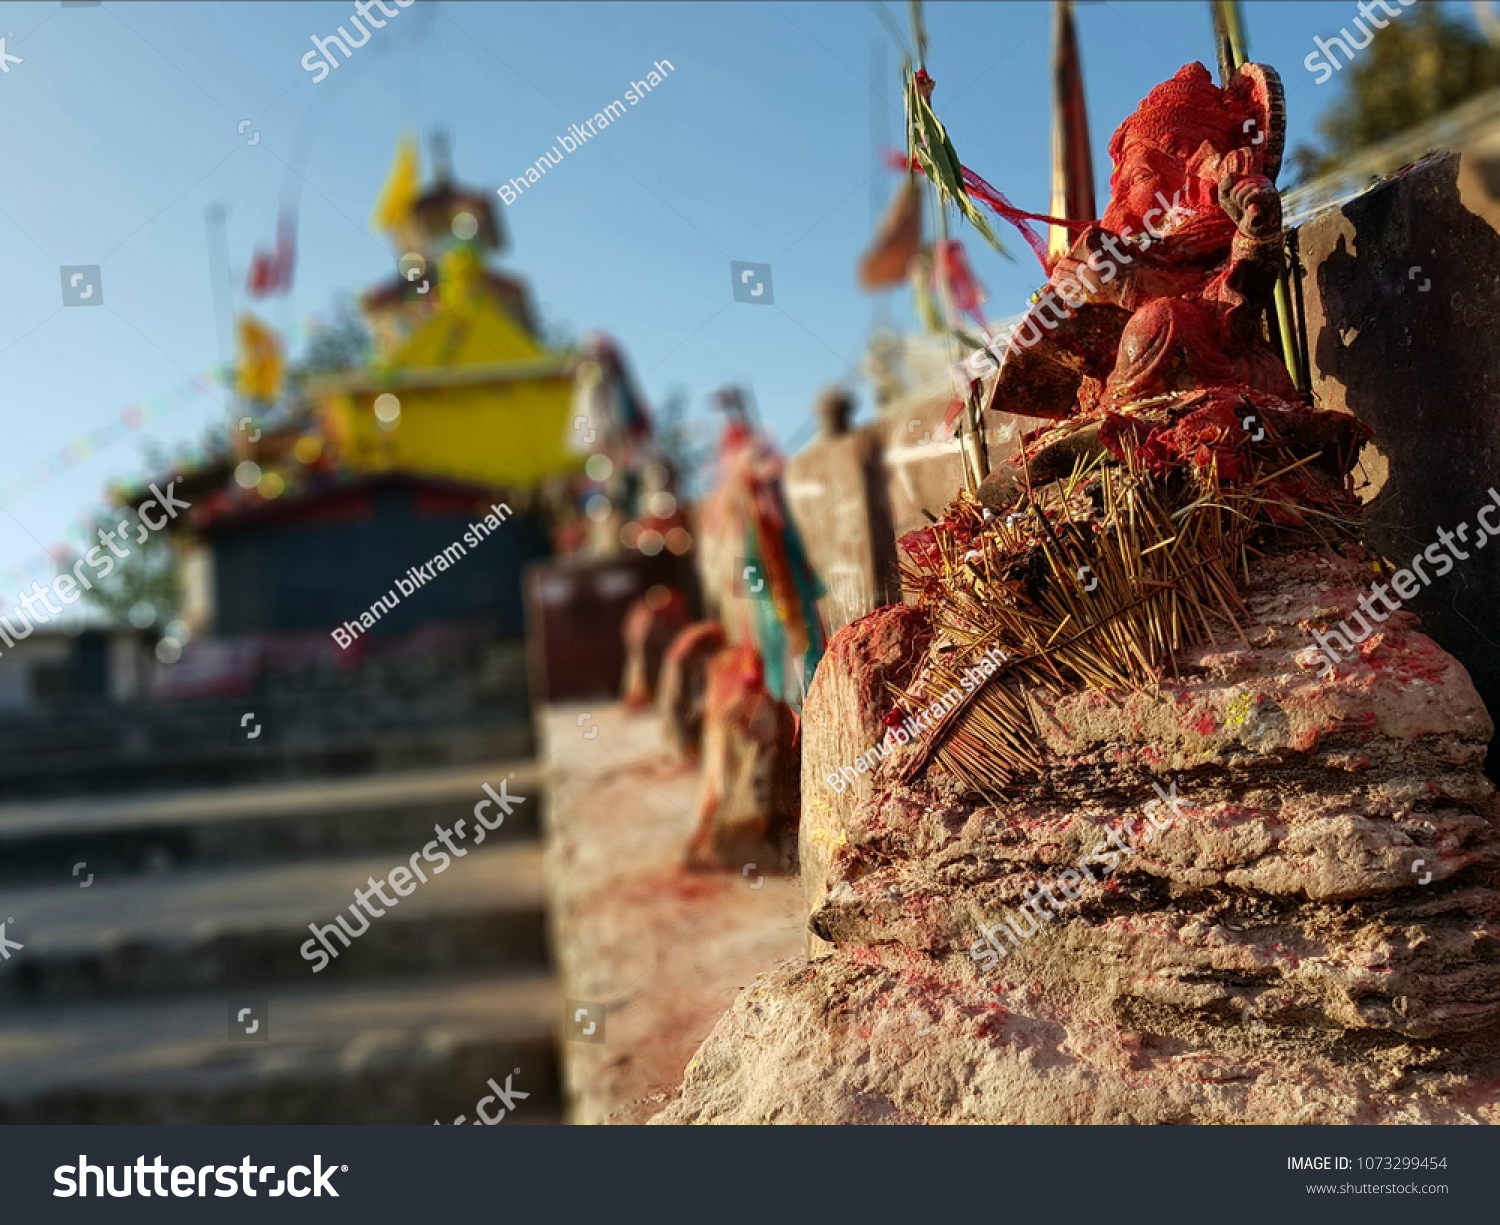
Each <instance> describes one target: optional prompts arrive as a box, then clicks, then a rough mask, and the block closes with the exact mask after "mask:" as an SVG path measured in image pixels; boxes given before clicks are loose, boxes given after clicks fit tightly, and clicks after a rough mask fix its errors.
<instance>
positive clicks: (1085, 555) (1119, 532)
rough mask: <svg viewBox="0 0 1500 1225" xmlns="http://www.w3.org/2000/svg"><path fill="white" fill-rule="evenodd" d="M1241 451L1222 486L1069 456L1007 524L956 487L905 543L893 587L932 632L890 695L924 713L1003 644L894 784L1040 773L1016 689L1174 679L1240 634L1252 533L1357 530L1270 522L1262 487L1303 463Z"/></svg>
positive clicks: (1306, 519) (1130, 685) (1347, 525)
mask: <svg viewBox="0 0 1500 1225" xmlns="http://www.w3.org/2000/svg"><path fill="white" fill-rule="evenodd" d="M1243 455H1244V462H1243V463H1242V464H1241V466H1240V471H1241V475H1240V478H1239V479H1238V480H1236V481H1234V482H1226V481H1221V480H1220V479H1219V469H1218V464H1217V462H1216V461H1214V462H1210V463H1208V464H1207V465H1205V466H1202V467H1198V468H1179V469H1175V470H1173V471H1171V472H1168V473H1167V474H1166V475H1164V476H1160V477H1155V476H1152V475H1150V474H1148V473H1147V472H1146V471H1145V470H1144V468H1143V467H1142V465H1141V464H1140V463H1139V462H1138V461H1137V459H1136V458H1135V456H1134V454H1133V452H1131V451H1130V450H1129V448H1127V450H1126V455H1125V457H1124V460H1123V462H1120V461H1117V460H1115V459H1114V457H1113V456H1108V455H1105V456H1098V457H1096V458H1094V459H1092V460H1090V461H1088V462H1084V461H1080V462H1079V463H1078V464H1077V465H1076V466H1075V468H1074V471H1073V473H1072V475H1071V476H1070V477H1067V478H1065V479H1063V480H1060V481H1056V482H1054V483H1053V484H1051V485H1050V486H1048V487H1046V488H1045V489H1042V490H1032V491H1029V492H1028V493H1027V494H1026V495H1025V496H1024V497H1023V498H1022V499H1021V503H1020V506H1019V508H1018V509H1017V510H1016V511H1015V512H1014V513H1012V514H1009V515H1006V516H998V515H993V514H992V513H991V512H990V511H988V510H986V509H985V508H983V507H982V506H980V504H979V503H978V502H977V501H976V500H975V499H974V498H973V497H971V496H970V495H968V494H967V493H961V494H960V495H959V496H958V498H957V499H956V500H955V501H954V502H953V504H952V505H951V506H950V507H949V508H948V510H947V511H946V513H945V515H944V518H943V519H942V520H940V521H939V522H937V523H935V524H934V525H933V526H932V527H930V528H927V529H924V530H923V531H921V532H917V533H913V534H911V535H909V536H908V537H906V538H904V539H903V541H902V545H903V548H904V549H905V551H906V553H907V557H908V559H909V560H908V561H907V562H905V563H903V565H902V566H901V574H902V580H903V583H904V585H905V586H906V588H907V589H908V590H909V591H911V592H913V593H914V594H915V595H916V598H917V601H918V603H919V604H922V605H924V606H926V607H927V608H928V610H929V612H930V624H931V625H932V627H933V631H934V632H933V634H932V637H931V640H930V642H929V644H928V647H927V651H926V654H925V659H924V660H923V661H922V663H921V664H920V665H919V666H918V669H917V671H916V674H915V678H914V681H913V684H912V688H911V691H907V690H905V689H902V688H900V687H898V686H894V685H893V686H892V692H893V693H894V694H895V695H896V696H897V697H898V698H899V699H901V700H902V701H903V702H906V703H911V704H916V705H921V704H923V701H924V699H923V697H922V696H921V695H924V694H934V693H944V692H946V691H947V690H948V689H949V688H950V687H951V686H952V685H953V683H954V678H955V677H956V676H957V675H959V674H960V673H961V672H962V671H963V669H964V668H966V667H968V666H969V665H971V664H972V663H973V662H974V661H975V660H976V659H977V658H978V657H979V656H980V655H982V654H983V653H984V652H985V651H987V650H990V649H992V648H994V647H997V646H998V647H1000V648H1001V649H1002V650H1003V651H1004V652H1005V656H1006V663H1005V665H1004V667H1002V668H1001V669H1000V670H999V672H998V673H997V674H995V675H994V676H992V677H991V678H990V679H989V680H988V681H987V682H985V683H984V684H982V685H981V686H979V687H978V688H977V689H975V690H974V691H973V692H971V693H968V694H966V695H965V697H964V701H963V702H962V703H961V704H959V705H958V706H956V707H955V708H954V709H953V710H951V711H950V712H949V713H948V714H947V715H945V716H944V717H943V718H942V719H941V720H940V721H939V723H938V725H937V727H936V728H935V729H934V731H933V734H932V735H930V736H929V737H928V738H927V739H926V741H925V742H924V744H923V747H922V751H921V752H920V753H919V754H913V755H912V757H911V758H910V759H908V761H907V762H905V763H903V766H902V767H901V775H900V777H901V779H902V781H907V782H910V781H911V780H913V779H915V778H916V777H918V776H919V775H920V774H921V773H922V772H923V771H925V770H926V769H927V768H928V767H929V766H930V765H931V764H932V763H933V762H936V763H937V764H938V765H940V766H941V767H942V768H944V769H945V770H947V771H949V772H950V773H951V774H952V775H954V776H955V777H956V778H957V779H959V780H960V781H961V782H962V783H963V784H964V785H966V786H967V787H969V788H970V789H971V790H972V791H974V792H977V793H979V794H981V795H986V796H989V797H991V798H998V795H999V793H1002V792H1004V791H1005V790H1006V789H1007V788H1008V787H1009V786H1010V785H1011V784H1012V783H1013V782H1015V781H1016V780H1018V779H1022V778H1026V777H1033V778H1034V777H1036V776H1037V775H1039V774H1040V773H1041V771H1042V757H1041V748H1040V746H1041V736H1040V734H1039V732H1038V730H1037V728H1036V725H1035V723H1034V721H1033V719H1032V716H1031V709H1030V702H1029V698H1028V691H1030V690H1033V689H1035V688H1037V687H1044V688H1047V689H1051V690H1054V691H1057V690H1066V689H1079V688H1090V689H1096V690H1101V691H1110V690H1130V689H1138V688H1154V687H1155V686H1156V684H1157V683H1158V681H1159V680H1160V678H1161V677H1162V676H1163V674H1164V673H1165V672H1167V671H1169V670H1170V672H1171V674H1172V675H1173V676H1175V675H1176V669H1175V665H1174V663H1173V657H1174V655H1175V653H1176V652H1178V651H1180V650H1182V649H1183V648H1185V647H1188V646H1191V645H1193V644H1195V643H1197V642H1200V641H1203V640H1204V639H1207V640H1209V641H1213V642H1217V641H1218V639H1217V637H1216V634H1215V629H1216V627H1217V628H1218V629H1219V630H1220V631H1221V632H1223V631H1228V632H1232V633H1235V634H1238V635H1239V637H1240V638H1241V640H1242V641H1243V640H1244V634H1243V632H1242V631H1241V630H1240V627H1239V623H1238V620H1237V618H1236V614H1237V613H1238V612H1240V611H1242V608H1243V606H1242V604H1241V602H1240V597H1239V585H1238V583H1237V581H1236V571H1239V572H1240V574H1242V575H1244V577H1245V579H1246V581H1248V578H1249V559H1250V556H1251V554H1252V553H1254V554H1256V555H1259V553H1260V550H1259V549H1258V548H1255V547H1252V538H1254V542H1255V543H1263V537H1266V536H1268V535H1269V534H1271V533H1273V532H1274V533H1276V534H1277V535H1283V536H1284V533H1287V532H1292V533H1294V534H1299V535H1303V536H1306V535H1307V534H1308V533H1313V534H1315V535H1317V536H1318V537H1319V538H1325V537H1324V536H1323V533H1322V532H1320V531H1319V530H1318V524H1317V523H1316V522H1314V520H1321V521H1323V522H1325V523H1328V524H1330V525H1331V526H1333V527H1334V528H1335V530H1336V533H1337V534H1344V535H1348V534H1351V530H1352V528H1353V526H1354V524H1353V521H1352V520H1348V519H1342V518H1340V517H1339V516H1337V515H1331V514H1324V513H1321V512H1317V511H1313V512H1311V513H1309V514H1304V515H1303V516H1302V518H1303V523H1302V526H1300V527H1296V528H1285V527H1282V526H1273V524H1272V521H1271V519H1272V516H1274V517H1276V518H1279V519H1280V520H1281V521H1282V522H1283V523H1284V522H1285V520H1286V515H1285V514H1284V513H1281V514H1278V512H1284V511H1285V510H1286V509H1287V508H1286V507H1285V506H1284V505H1283V504H1281V503H1278V502H1277V501H1276V500H1275V499H1274V496H1272V497H1268V496H1267V493H1268V492H1269V491H1268V490H1267V489H1266V487H1267V486H1268V485H1269V484H1270V483H1271V482H1273V481H1276V480H1277V479H1278V478H1280V477H1284V476H1285V475H1286V474H1287V472H1289V471H1291V469H1293V468H1299V467H1301V466H1302V465H1303V464H1305V463H1307V462H1308V459H1302V460H1298V461H1297V462H1296V463H1294V464H1292V465H1290V467H1288V466H1286V465H1285V464H1282V463H1280V457H1276V461H1275V463H1276V465H1279V466H1277V470H1275V471H1269V469H1270V468H1271V467H1273V463H1271V462H1267V461H1268V459H1271V458H1272V457H1271V456H1268V455H1267V454H1266V453H1264V452H1260V453H1256V452H1254V451H1253V450H1252V449H1251V448H1250V447H1249V446H1248V445H1246V446H1245V447H1244V449H1243ZM1310 458H1315V457H1309V459H1310ZM1299 509H1300V510H1303V511H1306V509H1307V508H1305V507H1304V508H1299ZM1325 539H1326V538H1325ZM1246 646H1247V647H1248V646H1249V643H1248V642H1246Z"/></svg>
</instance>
